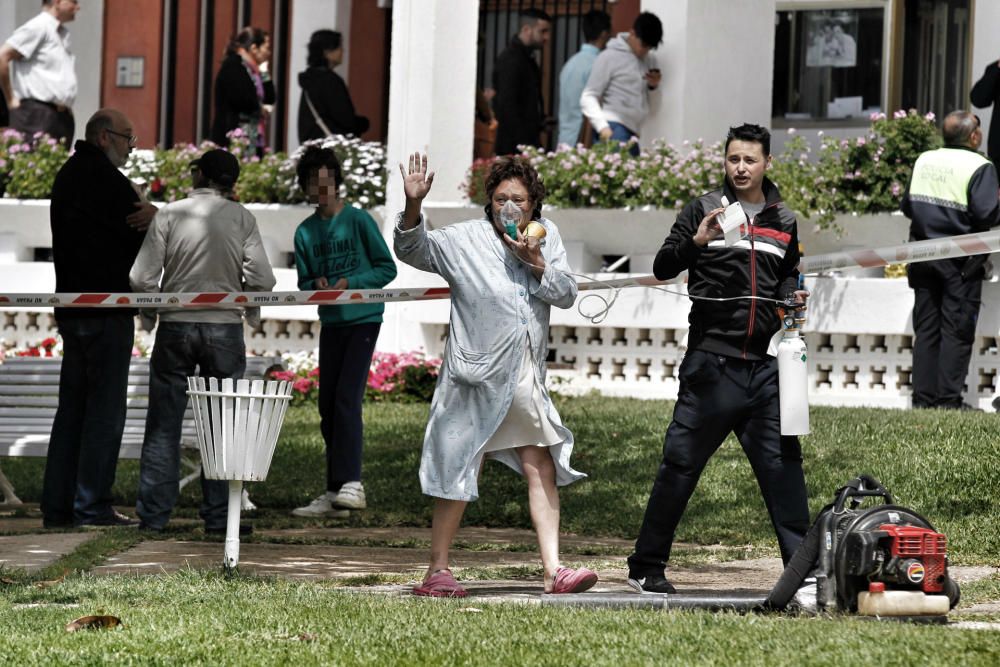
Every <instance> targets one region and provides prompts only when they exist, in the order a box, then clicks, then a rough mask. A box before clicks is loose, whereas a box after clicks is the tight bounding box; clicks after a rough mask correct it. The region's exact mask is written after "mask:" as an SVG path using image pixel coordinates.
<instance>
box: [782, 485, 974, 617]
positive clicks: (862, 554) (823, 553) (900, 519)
mask: <svg viewBox="0 0 1000 667" xmlns="http://www.w3.org/2000/svg"><path fill="white" fill-rule="evenodd" d="M871 499H880V500H881V501H882V503H881V504H876V505H874V506H867V507H862V506H861V505H862V503H863V502H864V501H866V500H871ZM813 580H814V581H815V584H813V583H812V581H813ZM812 586H815V589H814V591H815V609H812V608H811V607H812V604H810V603H809V602H803V599H804V598H805V599H810V600H811V596H810V595H805V594H806V593H808V592H810V590H811V587H812ZM958 600H959V587H958V584H957V583H956V582H955V580H954V579H952V578H951V577H949V576H948V550H947V539H946V538H945V536H944V535H943V534H941V533H939V532H937V531H936V530H934V527H933V526H932V525H931V524H930V522H929V521H927V519H925V518H924V517H922V516H921V515H919V514H917V513H916V512H914V511H913V510H911V509H909V508H906V507H901V506H899V505H895V504H893V499H892V496H891V495H890V494H889V492H888V491H887V490H886V489H885V487H884V486H882V484H881V483H880V482H879V481H878V480H876V479H875V478H873V477H870V476H868V475H860V476H859V477H857V478H855V479H853V480H851V481H850V482H848V483H847V484H845V485H844V486H842V487H841V488H839V489H838V490H837V492H836V494H835V498H834V501H833V503H832V504H830V505H827V506H826V507H824V508H823V510H822V511H821V512H820V513H819V516H818V517H817V518H816V521H815V523H813V525H812V527H811V528H810V529H809V532H808V533H807V534H806V537H805V539H804V540H803V542H802V545H801V546H800V547H799V549H798V550H797V551H796V552H795V555H794V556H792V559H791V560H790V561H789V563H788V566H787V567H786V568H785V571H784V572H783V573H782V575H781V577H780V578H779V579H778V583H777V584H775V586H774V588H773V589H772V590H771V593H770V595H769V596H768V598H767V601H766V602H765V608H768V609H775V610H785V609H794V608H800V609H801V610H802V611H813V610H815V611H817V612H832V611H840V612H846V613H858V614H861V615H864V616H880V617H884V616H904V617H927V616H939V617H941V616H944V615H945V614H947V613H948V611H949V610H950V609H953V608H954V607H955V605H957V604H958Z"/></svg>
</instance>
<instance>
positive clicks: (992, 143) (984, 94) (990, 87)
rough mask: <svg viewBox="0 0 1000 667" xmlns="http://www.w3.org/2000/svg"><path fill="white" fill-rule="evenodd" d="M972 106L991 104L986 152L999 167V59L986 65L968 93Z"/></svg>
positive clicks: (983, 107) (978, 106)
mask: <svg viewBox="0 0 1000 667" xmlns="http://www.w3.org/2000/svg"><path fill="white" fill-rule="evenodd" d="M969 98H970V99H971V100H972V106H974V107H976V108H978V109H985V108H986V107H988V106H990V105H991V104H992V105H993V115H992V116H991V117H990V127H991V128H992V129H991V130H990V140H989V143H988V144H987V148H986V154H987V155H989V156H990V159H991V160H993V165H994V166H996V167H998V168H1000V60H998V61H996V62H992V63H990V64H989V65H987V66H986V71H985V72H983V77H982V78H981V79H979V81H976V85H974V86H973V87H972V91H971V92H970V93H969Z"/></svg>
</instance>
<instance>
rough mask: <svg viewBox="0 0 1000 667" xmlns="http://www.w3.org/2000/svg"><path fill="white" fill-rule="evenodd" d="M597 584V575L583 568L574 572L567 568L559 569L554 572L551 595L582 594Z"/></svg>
mask: <svg viewBox="0 0 1000 667" xmlns="http://www.w3.org/2000/svg"><path fill="white" fill-rule="evenodd" d="M596 583H597V574H595V573H594V572H591V571H590V570H588V569H587V568H585V567H581V568H579V569H577V570H574V569H572V568H569V567H561V568H559V569H558V570H556V576H555V579H553V580H552V590H551V591H549V593H551V594H553V595H557V594H561V593H582V592H584V591H585V590H587V589H589V588H590V587H591V586H593V585H594V584H596Z"/></svg>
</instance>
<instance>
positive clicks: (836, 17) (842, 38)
mask: <svg viewBox="0 0 1000 667" xmlns="http://www.w3.org/2000/svg"><path fill="white" fill-rule="evenodd" d="M806 16H807V17H808V23H807V25H806V40H807V43H808V47H807V49H806V67H854V66H855V65H857V62H858V13H857V11H856V10H837V11H812V12H808V13H807V14H806Z"/></svg>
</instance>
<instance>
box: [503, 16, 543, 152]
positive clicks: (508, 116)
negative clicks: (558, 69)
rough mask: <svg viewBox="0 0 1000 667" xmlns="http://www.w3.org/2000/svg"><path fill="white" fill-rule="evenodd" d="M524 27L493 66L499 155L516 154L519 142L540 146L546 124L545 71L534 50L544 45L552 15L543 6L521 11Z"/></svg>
mask: <svg viewBox="0 0 1000 667" xmlns="http://www.w3.org/2000/svg"><path fill="white" fill-rule="evenodd" d="M520 16H521V27H520V29H519V30H518V32H517V35H515V36H514V39H512V40H511V41H510V46H508V47H507V48H506V49H504V51H503V52H502V53H501V54H500V55H499V56H497V61H496V65H495V66H494V67H493V88H494V89H495V90H496V97H495V98H494V99H493V108H494V110H495V111H496V116H497V141H496V154H497V155H510V154H511V153H517V147H518V146H519V145H522V144H523V145H527V146H541V139H540V134H541V132H542V126H543V124H544V112H543V111H542V73H541V70H540V69H539V68H538V63H537V62H535V57H534V55H533V52H534V51H536V50H538V49H541V48H542V47H543V46H545V43H546V42H548V41H549V33H550V31H551V29H552V17H551V16H549V15H548V14H546V13H545V12H543V11H541V10H540V9H526V10H525V11H523V12H521V15H520Z"/></svg>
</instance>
